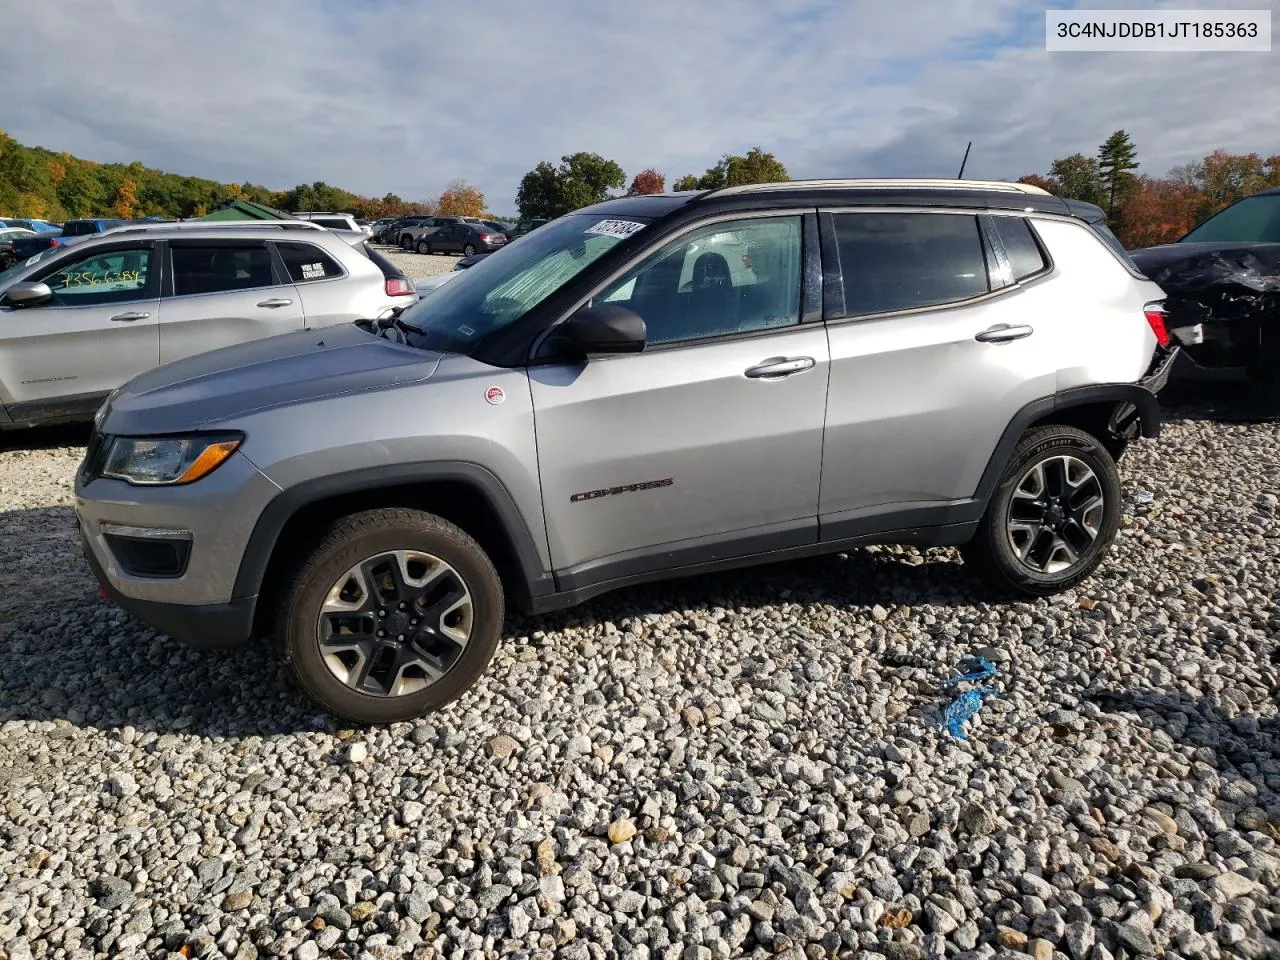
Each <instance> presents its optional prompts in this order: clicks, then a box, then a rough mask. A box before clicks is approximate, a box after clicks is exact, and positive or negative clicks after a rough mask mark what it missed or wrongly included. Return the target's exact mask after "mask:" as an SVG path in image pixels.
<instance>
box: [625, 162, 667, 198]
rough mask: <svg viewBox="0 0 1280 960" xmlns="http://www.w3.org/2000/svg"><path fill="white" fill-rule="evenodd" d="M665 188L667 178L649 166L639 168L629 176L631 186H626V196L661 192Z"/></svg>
mask: <svg viewBox="0 0 1280 960" xmlns="http://www.w3.org/2000/svg"><path fill="white" fill-rule="evenodd" d="M666 188H667V178H666V177H664V176H663V175H662V174H660V173H659V172H658V171H657V170H654V169H653V168H652V167H650V168H649V169H647V170H641V171H640V172H639V173H637V174H636V175H635V176H634V177H632V178H631V186H630V187H628V188H627V196H629V197H639V196H643V195H644V194H648V193H662V192H663V191H664V190H665V189H666Z"/></svg>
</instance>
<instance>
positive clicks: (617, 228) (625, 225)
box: [585, 220, 644, 240]
mask: <svg viewBox="0 0 1280 960" xmlns="http://www.w3.org/2000/svg"><path fill="white" fill-rule="evenodd" d="M643 229H644V224H643V223H636V222H635V221H634V220H601V221H600V222H599V223H597V224H596V225H595V226H594V227H588V228H587V229H586V231H585V232H586V233H590V234H595V235H597V236H602V237H617V238H618V239H619V240H625V239H626V238H627V237H629V236H631V235H632V234H633V233H635V232H636V231H637V230H643Z"/></svg>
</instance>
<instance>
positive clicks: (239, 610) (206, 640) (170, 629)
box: [80, 534, 258, 650]
mask: <svg viewBox="0 0 1280 960" xmlns="http://www.w3.org/2000/svg"><path fill="white" fill-rule="evenodd" d="M80 545H81V548H82V549H83V550H84V557H85V559H86V560H87V561H88V562H89V569H90V570H92V571H93V576H94V578H95V579H96V580H97V581H98V585H99V586H101V587H102V592H103V593H104V594H106V596H107V598H108V599H110V600H111V601H112V602H113V603H115V604H116V605H117V606H118V607H120V608H121V609H123V610H124V611H125V612H127V613H129V614H131V615H132V616H134V617H137V618H138V619H139V620H141V621H142V622H143V623H145V624H146V625H147V626H149V627H152V628H154V629H156V630H159V631H160V632H162V633H167V634H168V635H169V636H171V637H173V638H174V639H175V640H178V641H180V642H181V643H184V644H186V645H187V646H189V647H194V648H196V649H199V650H227V649H230V648H232V647H238V646H241V645H243V644H244V643H246V642H247V641H248V639H249V637H250V635H251V634H252V632H253V616H254V611H255V609H256V607H257V601H258V598H257V597H239V598H236V599H234V600H231V601H230V602H229V603H209V604H195V605H192V604H184V603H163V602H160V601H157V600H139V599H137V598H136V597H126V596H125V595H124V594H123V593H121V592H120V591H119V590H117V589H116V587H115V585H114V584H113V583H112V582H111V579H110V578H109V577H108V576H107V574H106V572H105V571H104V570H103V569H102V565H101V564H100V563H98V558H97V557H96V556H95V555H94V552H93V550H92V549H91V548H90V546H89V542H88V540H87V539H86V538H85V537H84V536H83V534H82V535H81V539H80Z"/></svg>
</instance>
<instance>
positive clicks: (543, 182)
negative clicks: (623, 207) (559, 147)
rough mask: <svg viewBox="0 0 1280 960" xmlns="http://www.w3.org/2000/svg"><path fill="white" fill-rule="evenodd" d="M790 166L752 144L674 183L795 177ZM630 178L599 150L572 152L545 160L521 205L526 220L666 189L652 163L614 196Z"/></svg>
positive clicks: (523, 185)
mask: <svg viewBox="0 0 1280 960" xmlns="http://www.w3.org/2000/svg"><path fill="white" fill-rule="evenodd" d="M790 179H791V176H790V175H789V174H788V173H787V168H786V167H785V166H783V165H782V163H781V162H780V161H779V160H778V159H777V158H776V157H775V156H774V155H773V154H772V153H766V152H765V151H764V150H762V149H760V147H752V148H751V149H750V150H748V151H747V153H746V155H745V156H737V155H735V154H728V153H726V154H725V155H724V156H723V157H721V158H720V160H719V161H718V162H717V163H716V164H715V165H714V166H712V167H710V168H708V169H707V171H706V173H704V174H702V176H700V177H699V176H694V175H693V174H686V175H685V176H682V177H681V178H680V179H678V180H676V181H675V183H673V184H672V185H671V189H673V190H713V189H716V188H718V187H726V186H732V185H734V184H739V183H773V182H777V181H781V180H790ZM626 182H627V177H626V174H625V173H624V172H623V169H622V167H621V166H619V165H618V163H617V162H615V161H613V160H606V159H605V158H604V157H602V156H600V155H599V154H598V153H586V152H579V153H570V154H566V155H565V156H563V157H561V158H560V163H559V164H553V163H551V162H550V161H549V160H543V161H542V162H541V163H539V164H538V165H537V166H536V167H534V168H533V169H532V170H530V171H529V172H528V173H526V174H525V175H524V177H523V178H522V179H521V180H520V189H519V190H518V191H517V192H516V206H517V207H518V208H519V210H520V216H521V217H523V218H526V219H535V218H544V219H547V220H553V219H555V218H556V217H559V216H563V215H564V214H566V213H571V212H572V211H574V210H578V209H580V208H582V207H586V206H590V205H591V204H593V203H600V202H602V201H604V200H608V199H610V197H613V196H619V195H620V196H628V197H634V196H639V195H641V194H648V193H662V192H663V191H664V190H666V184H667V178H666V177H665V176H664V175H663V174H661V173H659V172H658V171H657V170H655V169H653V168H652V167H649V168H647V169H645V170H641V171H640V172H639V173H637V174H636V175H635V176H634V177H632V178H631V185H630V186H629V187H628V188H627V189H626V191H625V192H624V193H623V194H613V193H611V191H613V190H617V189H619V188H620V187H621V186H622V185H623V184H624V183H626Z"/></svg>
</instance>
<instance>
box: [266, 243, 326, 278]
mask: <svg viewBox="0 0 1280 960" xmlns="http://www.w3.org/2000/svg"><path fill="white" fill-rule="evenodd" d="M276 249H277V250H278V251H280V258H281V259H282V260H284V265H285V269H286V270H288V271H289V279H290V280H292V281H293V282H294V283H307V282H308V281H311V280H329V279H331V278H333V277H340V276H342V267H341V266H339V265H338V262H337V261H336V260H334V259H333V257H331V256H329V254H327V253H325V252H324V251H323V250H321V249H320V248H319V247H317V246H316V245H315V244H313V243H301V242H298V241H286V240H282V241H279V242H277V243H276Z"/></svg>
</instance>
